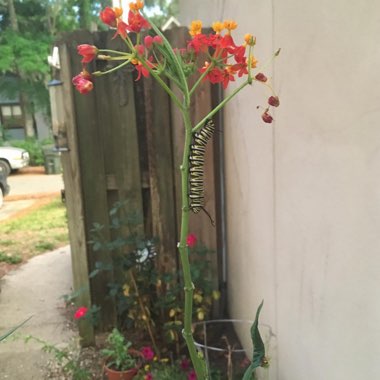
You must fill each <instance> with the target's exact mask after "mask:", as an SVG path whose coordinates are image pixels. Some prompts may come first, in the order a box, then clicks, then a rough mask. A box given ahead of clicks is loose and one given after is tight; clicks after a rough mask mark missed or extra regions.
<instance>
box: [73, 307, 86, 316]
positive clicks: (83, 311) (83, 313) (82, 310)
mask: <svg viewBox="0 0 380 380" xmlns="http://www.w3.org/2000/svg"><path fill="white" fill-rule="evenodd" d="M87 312H88V308H87V307H85V306H81V307H80V308H78V310H77V311H76V312H75V314H74V318H75V319H81V318H83V317H85V316H86V314H87Z"/></svg>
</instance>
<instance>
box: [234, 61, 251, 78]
mask: <svg viewBox="0 0 380 380" xmlns="http://www.w3.org/2000/svg"><path fill="white" fill-rule="evenodd" d="M232 69H233V71H234V72H237V73H238V77H239V78H240V77H242V76H243V75H248V70H247V63H237V64H236V65H233V66H232Z"/></svg>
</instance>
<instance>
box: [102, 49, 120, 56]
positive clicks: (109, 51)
mask: <svg viewBox="0 0 380 380" xmlns="http://www.w3.org/2000/svg"><path fill="white" fill-rule="evenodd" d="M103 52H104V53H112V54H118V55H125V54H126V53H125V52H124V51H118V50H110V49H99V50H98V53H103Z"/></svg>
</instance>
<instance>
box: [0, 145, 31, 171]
mask: <svg viewBox="0 0 380 380" xmlns="http://www.w3.org/2000/svg"><path fill="white" fill-rule="evenodd" d="M28 165H29V153H28V152H27V151H26V150H25V149H21V148H14V147H12V146H1V147H0V167H2V168H3V172H4V173H6V175H9V173H10V172H11V171H12V170H18V169H21V168H24V167H25V166H28Z"/></svg>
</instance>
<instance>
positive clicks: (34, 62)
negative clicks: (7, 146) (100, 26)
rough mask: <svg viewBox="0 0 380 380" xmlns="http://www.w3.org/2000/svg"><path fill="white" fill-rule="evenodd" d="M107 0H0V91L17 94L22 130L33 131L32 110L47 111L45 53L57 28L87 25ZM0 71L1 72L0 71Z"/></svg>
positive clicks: (63, 28) (88, 25)
mask: <svg viewBox="0 0 380 380" xmlns="http://www.w3.org/2000/svg"><path fill="white" fill-rule="evenodd" d="M109 2H110V1H109V0H102V1H94V0H0V92H1V93H3V94H5V95H6V96H7V97H8V98H14V97H16V96H18V95H19V96H20V103H21V106H22V109H23V114H24V115H25V117H26V120H25V121H26V132H27V135H28V136H33V135H34V130H35V128H34V127H35V122H34V120H33V115H34V111H35V110H36V109H41V108H42V109H43V110H44V111H45V113H48V109H49V97H48V91H47V87H46V84H47V82H48V81H49V79H50V68H49V66H48V63H47V56H48V55H49V53H50V51H51V46H52V44H53V41H54V39H55V38H56V37H57V36H58V35H59V34H60V33H61V32H68V31H72V30H74V29H78V28H80V27H81V28H86V29H90V27H91V24H92V23H94V22H96V20H97V19H98V17H97V16H95V15H96V13H98V11H99V9H100V7H102V6H106V5H107V4H109ZM1 74H3V75H1Z"/></svg>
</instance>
